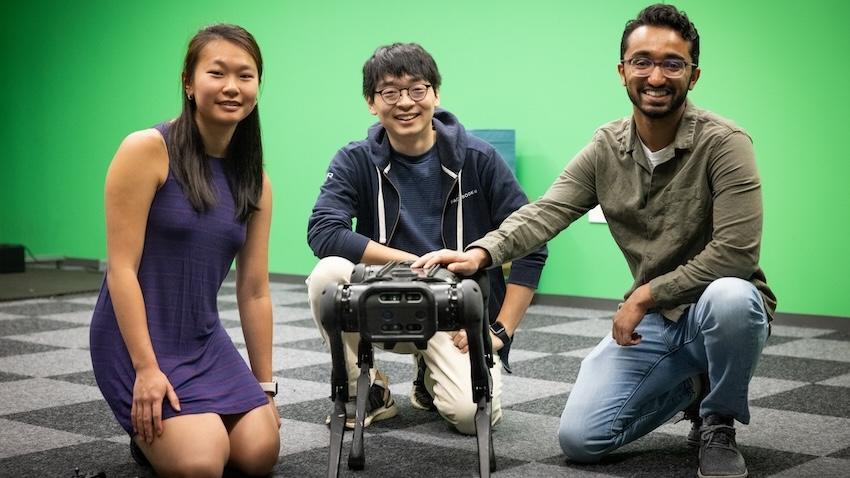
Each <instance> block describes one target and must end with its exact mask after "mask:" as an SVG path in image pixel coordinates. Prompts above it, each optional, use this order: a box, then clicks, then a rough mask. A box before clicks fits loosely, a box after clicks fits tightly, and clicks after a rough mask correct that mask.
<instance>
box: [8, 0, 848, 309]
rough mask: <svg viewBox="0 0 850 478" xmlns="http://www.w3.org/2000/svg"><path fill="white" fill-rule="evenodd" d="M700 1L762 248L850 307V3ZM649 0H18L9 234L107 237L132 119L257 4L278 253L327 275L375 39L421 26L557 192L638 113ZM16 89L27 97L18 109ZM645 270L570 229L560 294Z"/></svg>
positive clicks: (601, 290)
mask: <svg viewBox="0 0 850 478" xmlns="http://www.w3.org/2000/svg"><path fill="white" fill-rule="evenodd" d="M678 5H679V6H680V7H681V8H683V9H684V10H686V11H687V12H688V13H689V14H690V16H691V18H692V19H693V20H694V21H695V23H696V25H697V27H698V29H699V31H700V34H701V37H702V54H701V62H700V63H701V67H702V69H703V74H702V77H701V79H700V82H699V84H698V85H697V88H696V90H695V91H693V92H692V93H691V96H690V97H691V98H692V100H693V101H694V102H695V103H696V104H697V105H699V106H701V107H704V108H708V109H711V110H714V111H715V112H717V113H719V114H721V115H724V116H727V117H729V118H732V119H734V120H735V121H736V122H738V123H739V124H740V125H742V126H743V127H745V128H746V129H748V130H749V132H750V133H751V135H752V136H753V138H754V140H755V148H756V154H757V158H758V162H759V167H760V170H761V174H762V179H763V183H764V199H765V229H764V242H763V248H762V265H763V267H764V269H765V271H766V273H767V276H768V280H769V282H770V284H771V285H772V286H773V288H774V290H775V291H776V293H777V295H778V296H779V310H780V311H783V312H794V313H807V314H822V315H836V316H850V299H848V297H850V294H848V293H847V292H846V291H845V287H846V285H847V284H848V280H847V278H846V275H847V273H848V269H850V267H848V265H850V260H848V257H847V254H846V253H845V250H844V249H845V248H844V246H843V244H845V243H846V241H847V235H848V225H847V223H848V216H850V213H848V211H850V199H848V198H850V193H848V192H847V191H846V188H845V183H846V181H847V179H848V178H850V161H848V159H850V158H848V157H847V156H848V155H847V153H845V152H844V150H845V148H843V147H841V146H842V140H843V139H844V137H846V136H847V134H846V132H847V126H846V124H847V119H846V117H847V112H848V111H850V89H848V88H847V72H848V66H847V59H848V54H847V46H848V44H850V41H848V37H850V35H848V34H847V33H846V32H847V25H848V24H850V7H848V6H847V5H848V4H846V2H843V1H834V2H829V1H812V2H797V1H794V2H791V1H779V2H777V1H770V2H768V1H764V2H741V1H731V0H719V1H713V2H705V1H697V0H689V1H682V2H679V3H678ZM643 6H645V3H644V2H637V1H600V2H568V1H558V0H551V1H535V0H530V1H526V2H515V1H494V0H489V1H487V0H483V1H458V0H448V1H447V0H435V1H430V2H424V3H423V2H419V3H416V2H406V3H392V2H391V3H385V2H369V1H336V2H331V1H314V2H306V1H266V2H242V3H239V4H237V3H235V2H232V1H228V2H225V1H220V0H205V1H203V2H174V1H162V0H156V1H150V2H145V3H144V4H142V3H141V2H139V3H126V4H124V3H123V2H112V1H88V2H43V1H38V0H34V1H30V2H16V3H15V4H12V5H9V6H6V7H4V15H3V17H4V20H3V28H2V31H0V39H2V44H3V50H4V62H3V63H4V66H3V72H4V73H3V75H2V80H0V81H2V86H3V93H4V95H3V96H4V97H5V98H4V100H5V102H6V105H7V108H6V112H5V114H3V127H2V130H1V131H0V135H2V136H0V140H2V144H3V146H4V148H3V150H4V151H3V154H2V155H0V242H14V243H23V244H26V245H27V246H28V247H29V248H30V249H32V250H33V251H34V252H35V253H36V254H62V255H67V256H73V257H98V258H102V257H104V256H105V240H104V225H103V205H102V187H103V180H104V176H105V172H106V168H107V166H108V164H109V161H110V159H111V157H112V154H113V153H114V151H115V149H116V147H117V146H118V144H119V143H120V142H121V140H122V138H123V137H124V136H125V135H126V134H128V133H129V132H131V131H134V130H138V129H142V128H145V127H149V126H150V125H152V124H154V123H156V122H158V121H161V120H163V119H167V118H170V117H173V116H175V115H176V114H177V112H178V106H179V95H180V88H179V80H178V78H179V71H180V63H181V61H182V55H183V53H184V51H185V46H186V43H187V41H188V39H189V38H190V37H191V35H192V34H193V33H194V32H195V31H196V30H197V29H198V28H199V27H201V26H203V25H205V24H208V23H212V22H217V21H227V22H233V23H239V24H242V25H243V26H245V27H246V28H248V29H249V30H250V31H251V32H253V33H254V35H255V36H256V37H257V39H258V41H259V43H260V45H261V47H262V49H263V54H264V57H265V60H266V75H265V82H264V84H263V90H262V94H261V98H260V108H261V114H262V122H263V132H264V141H265V147H266V152H267V155H266V163H267V170H268V173H269V175H270V177H271V179H272V182H273V184H274V193H275V205H274V207H275V209H274V223H273V228H272V250H271V264H270V266H271V270H272V271H273V272H279V273H287V274H307V273H308V272H309V271H310V270H311V268H312V266H313V264H314V263H315V258H314V257H313V255H312V253H311V252H310V250H309V248H308V247H307V245H306V222H307V217H308V216H309V214H310V210H311V207H312V205H313V202H314V201H315V199H316V195H317V193H318V187H319V185H320V184H321V182H322V180H323V178H324V172H325V168H326V167H327V164H328V162H329V161H330V158H331V156H332V155H333V154H334V152H335V151H336V149H337V148H339V147H340V146H342V145H344V144H345V143H346V142H348V141H350V140H354V139H360V138H362V137H363V136H364V135H365V129H366V127H367V126H368V125H369V124H370V123H371V122H372V121H373V117H372V116H370V115H369V114H368V112H367V110H366V108H365V105H364V102H363V99H362V97H361V96H360V80H361V78H360V68H361V67H362V64H363V61H364V60H365V59H366V58H367V57H368V56H369V55H370V54H371V52H372V50H374V48H375V47H376V46H378V45H380V44H384V43H390V42H393V41H417V42H420V43H422V44H423V45H424V46H425V47H426V48H427V49H428V50H429V51H431V53H432V54H433V55H434V57H435V58H436V60H437V62H438V64H439V65H440V70H441V72H442V74H443V81H444V85H443V88H442V90H441V95H442V96H441V99H442V105H443V106H444V107H446V108H447V109H449V110H451V111H453V112H455V113H456V114H457V115H458V116H459V117H460V118H461V120H462V121H463V122H464V123H465V124H466V125H467V127H471V128H514V129H516V132H517V157H518V158H517V159H518V162H519V167H518V176H519V179H520V181H521V183H522V184H523V186H524V187H525V188H526V191H527V193H528V194H529V196H530V197H537V196H539V195H540V194H542V193H543V192H544V191H545V189H546V188H547V186H548V185H549V184H550V183H551V182H552V180H554V178H555V177H556V176H557V174H558V173H559V172H560V170H561V169H562V168H563V166H564V164H566V163H567V162H568V161H569V160H570V159H571V157H572V155H573V154H575V152H577V151H578V150H579V149H580V148H581V147H582V146H583V145H584V144H585V143H586V142H587V141H588V140H589V139H590V137H591V135H592V134H593V131H594V129H595V128H596V127H597V126H599V125H600V124H602V123H604V122H606V121H608V120H611V119H614V118H616V117H620V116H624V115H627V114H629V113H630V104H629V102H628V99H627V98H626V95H625V92H624V91H623V88H622V87H621V86H620V83H619V78H618V77H617V75H616V69H615V66H616V62H617V60H618V54H619V40H620V35H621V33H622V28H623V25H624V23H625V21H626V20H627V19H629V18H631V17H633V16H634V15H635V14H636V13H637V12H638V10H640V9H641V8H642V7H643ZM9 105H10V106H11V108H8V106H9ZM630 282H631V280H630V277H629V274H628V270H627V268H626V265H625V261H624V260H623V259H622V258H621V255H620V253H619V251H618V250H617V248H616V246H615V245H614V242H613V240H612V239H611V238H610V236H609V234H608V230H607V227H606V226H605V225H598V224H589V223H588V222H587V221H586V219H583V220H581V221H580V222H578V223H577V224H575V225H574V226H572V227H571V228H570V229H569V230H568V231H566V232H565V233H562V234H561V235H560V236H559V237H557V238H556V239H555V240H553V241H552V242H551V243H550V258H549V262H548V265H547V268H546V270H545V272H544V277H543V280H542V283H541V287H540V291H541V292H544V293H549V294H570V295H579V296H588V297H604V298H617V297H620V296H621V294H622V292H623V291H624V290H625V289H626V288H627V287H628V285H629V284H630Z"/></svg>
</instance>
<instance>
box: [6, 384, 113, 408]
mask: <svg viewBox="0 0 850 478" xmlns="http://www.w3.org/2000/svg"><path fill="white" fill-rule="evenodd" d="M102 398H103V396H102V395H101V393H100V390H99V389H97V387H88V386H85V385H78V384H74V383H67V382H62V381H58V380H50V379H46V378H30V379H26V380H17V381H14V382H2V383H0V404H3V405H2V406H3V408H2V409H0V415H10V414H13V413H20V412H27V411H30V410H41V409H42V408H53V407H61V406H63V405H70V404H73V403H80V402H90V401H92V400H100V399H102Z"/></svg>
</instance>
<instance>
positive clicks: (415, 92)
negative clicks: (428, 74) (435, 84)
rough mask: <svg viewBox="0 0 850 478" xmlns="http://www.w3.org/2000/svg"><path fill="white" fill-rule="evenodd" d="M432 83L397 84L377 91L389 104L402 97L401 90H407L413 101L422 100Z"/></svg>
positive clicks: (396, 101)
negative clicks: (399, 86)
mask: <svg viewBox="0 0 850 478" xmlns="http://www.w3.org/2000/svg"><path fill="white" fill-rule="evenodd" d="M430 87H431V85H429V84H427V83H421V84H418V85H413V86H409V87H407V88H396V87H395V86H390V87H387V88H384V89H383V90H380V91H376V92H375V93H377V94H379V95H381V98H383V99H384V103H386V104H388V105H394V104H396V103H398V101H399V100H400V99H401V92H402V91H405V90H406V91H407V96H408V97H410V99H411V100H413V101H417V102H419V101H422V100H424V99H425V97H426V96H428V88H430Z"/></svg>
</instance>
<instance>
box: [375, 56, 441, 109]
mask: <svg viewBox="0 0 850 478" xmlns="http://www.w3.org/2000/svg"><path fill="white" fill-rule="evenodd" d="M387 75H389V76H395V77H402V76H404V75H408V76H412V77H414V78H421V79H423V80H425V81H427V82H428V83H430V84H431V87H433V88H434V91H437V90H439V89H440V80H441V78H440V70H438V69H437V63H436V62H435V61H434V58H433V57H432V56H431V54H430V53H428V52H427V51H425V49H424V48H422V46H421V45H419V44H418V43H393V44H392V45H384V46H379V47H378V48H377V49H376V50H375V53H372V56H371V57H369V59H368V60H366V63H364V64H363V97H364V98H366V99H369V100H373V99H374V98H375V89H376V88H377V87H378V83H380V82H381V81H382V80H383V79H384V77H385V76H387Z"/></svg>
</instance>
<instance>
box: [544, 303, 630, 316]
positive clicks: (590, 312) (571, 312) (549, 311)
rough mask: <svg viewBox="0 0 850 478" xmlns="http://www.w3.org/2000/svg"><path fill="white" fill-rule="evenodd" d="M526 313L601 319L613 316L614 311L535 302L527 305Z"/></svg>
mask: <svg viewBox="0 0 850 478" xmlns="http://www.w3.org/2000/svg"><path fill="white" fill-rule="evenodd" d="M527 313H529V314H539V315H550V316H554V317H569V318H572V319H601V318H611V317H613V316H614V311H610V310H597V309H580V308H576V307H562V306H556V305H537V304H534V305H532V306H531V307H529V308H528V312H527Z"/></svg>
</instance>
